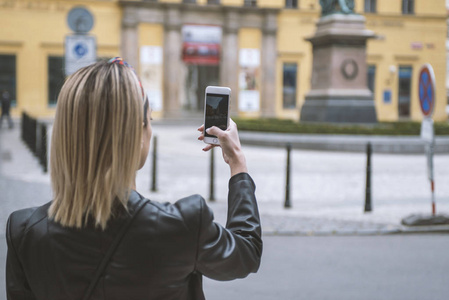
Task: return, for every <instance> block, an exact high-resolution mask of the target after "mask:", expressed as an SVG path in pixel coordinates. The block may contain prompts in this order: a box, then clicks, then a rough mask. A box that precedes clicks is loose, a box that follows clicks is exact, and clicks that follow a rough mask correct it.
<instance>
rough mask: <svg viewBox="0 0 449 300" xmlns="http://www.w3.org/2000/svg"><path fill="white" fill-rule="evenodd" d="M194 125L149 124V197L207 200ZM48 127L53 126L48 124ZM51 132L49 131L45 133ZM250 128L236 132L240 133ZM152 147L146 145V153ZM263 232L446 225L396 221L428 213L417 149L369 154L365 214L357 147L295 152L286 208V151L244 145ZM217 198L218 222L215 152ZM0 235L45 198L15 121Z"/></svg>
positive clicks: (220, 187)
mask: <svg viewBox="0 0 449 300" xmlns="http://www.w3.org/2000/svg"><path fill="white" fill-rule="evenodd" d="M197 125H199V124H196V123H193V122H186V123H184V124H183V125H182V126H181V125H180V123H177V122H175V123H173V124H170V123H168V122H160V121H159V122H154V124H153V133H154V135H155V136H157V138H158V168H157V170H158V172H157V174H158V177H157V188H158V191H157V192H151V191H150V184H151V181H150V179H151V165H152V164H151V153H150V156H149V158H148V161H147V164H146V165H145V166H144V168H143V169H142V170H140V171H139V173H138V177H137V190H138V191H139V192H141V193H142V194H144V195H145V196H147V197H149V198H150V199H152V200H154V201H161V202H164V201H170V202H173V201H175V200H176V199H179V198H182V197H184V196H187V195H190V194H194V193H198V194H201V195H203V196H204V197H205V198H206V199H208V197H209V168H210V154H209V153H204V152H203V151H201V149H202V148H203V146H204V144H203V143H202V142H199V141H197V136H198V134H197V132H196V128H197ZM49 127H50V128H51V125H49ZM49 133H51V130H49ZM243 135H245V136H250V135H251V134H250V133H242V136H243ZM151 151H152V150H151ZM244 151H245V153H246V157H247V161H248V166H249V170H250V174H251V175H252V177H253V179H254V181H255V182H256V185H257V191H256V196H257V198H258V202H259V208H260V213H261V218H262V225H263V231H264V234H284V235H333V234H337V235H338V234H340V235H348V234H359V235H364V234H369V235H372V234H388V233H401V232H415V231H425V232H429V231H445V232H449V227H448V226H433V227H420V228H412V229H410V228H406V227H404V226H401V224H400V221H401V219H402V218H403V217H406V216H408V215H410V214H413V213H430V208H431V205H430V197H431V194H430V185H429V182H428V180H427V173H426V172H427V171H426V159H425V157H424V155H423V154H411V155H397V154H384V153H382V154H376V153H375V154H374V155H373V174H372V191H373V192H372V206H373V211H372V212H371V213H364V212H363V208H364V197H365V167H366V157H365V154H364V153H363V152H359V153H357V152H356V153H348V152H329V151H327V152H325V151H315V150H293V151H292V153H291V160H292V173H291V196H290V199H291V204H292V208H290V209H285V208H284V207H283V206H284V205H283V204H284V199H285V165H286V151H285V149H282V148H275V147H261V146H250V145H244ZM434 164H435V182H436V191H435V198H436V204H437V212H438V213H445V214H449V185H448V184H447V182H449V168H448V166H449V154H437V155H435V161H434ZM215 168H216V171H215V172H216V173H215V174H216V175H215V198H216V201H215V202H210V206H211V207H212V208H213V210H214V212H215V217H216V219H217V221H218V222H220V223H222V224H225V222H226V220H225V219H226V197H227V183H228V179H229V170H228V167H227V165H226V164H225V163H224V162H223V161H222V159H221V150H220V149H216V150H215ZM0 189H1V193H0V195H1V196H0V197H1V202H2V210H1V211H0V236H2V235H3V233H4V229H5V227H4V226H5V222H6V218H7V216H8V215H9V213H10V212H11V211H13V210H16V209H19V208H22V207H27V206H34V205H40V204H43V203H45V202H47V201H49V200H50V199H51V188H50V179H49V174H45V173H43V172H42V170H41V168H40V166H39V164H38V161H37V159H36V158H34V157H33V156H32V155H31V153H30V152H29V150H28V149H27V148H26V147H25V146H24V144H23V142H22V141H21V140H20V131H19V126H18V124H16V127H15V129H14V130H11V131H10V130H2V131H0Z"/></svg>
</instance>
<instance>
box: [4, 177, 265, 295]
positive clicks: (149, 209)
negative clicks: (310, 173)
mask: <svg viewBox="0 0 449 300" xmlns="http://www.w3.org/2000/svg"><path fill="white" fill-rule="evenodd" d="M232 185H234V188H231V190H230V192H231V193H230V204H231V206H232V205H238V206H240V205H244V206H246V207H247V208H251V210H253V212H254V213H255V219H253V220H251V219H248V220H247V221H246V222H242V217H244V216H247V212H244V211H241V210H238V209H237V210H236V211H235V212H234V213H233V214H231V215H230V218H229V220H228V226H227V227H228V229H225V228H223V227H221V226H220V225H218V224H215V223H213V215H212V211H210V209H209V208H208V207H207V205H206V204H205V201H204V200H203V199H202V198H201V197H200V196H198V195H195V196H190V197H187V198H184V199H182V200H180V201H178V202H176V203H175V204H173V205H172V204H160V203H156V202H151V201H150V202H148V203H147V204H146V205H145V206H144V207H143V209H142V210H141V211H140V212H139V214H138V215H137V216H136V217H135V219H134V220H133V223H132V224H131V225H130V227H129V229H128V230H127V232H126V234H125V235H124V237H123V239H122V240H121V242H120V244H119V246H118V248H117V250H116V251H115V254H114V255H113V257H112V258H111V260H110V262H109V264H108V266H107V267H106V269H105V271H104V273H103V275H102V276H101V278H100V281H99V283H98V285H97V287H96V289H95V290H94V293H93V295H92V297H91V299H108V300H113V299H204V296H203V293H202V284H201V280H202V279H201V274H204V275H206V276H208V277H211V278H214V279H218V280H230V279H234V278H239V277H245V276H246V275H247V274H249V273H250V272H255V271H256V270H257V269H258V267H259V263H260V255H261V252H262V242H261V239H260V235H261V232H260V226H259V225H258V223H259V219H258V214H257V204H256V202H255V198H254V184H253V183H252V180H251V178H250V177H249V176H248V175H247V174H240V175H237V176H235V177H233V179H232ZM237 187H238V190H239V192H237V190H236V189H235V188H237ZM139 201H144V199H143V198H142V197H141V196H140V195H139V194H137V193H136V192H133V193H132V194H131V196H130V200H129V207H130V208H132V207H133V206H134V205H135V203H137V202H139ZM48 206H49V204H47V205H44V206H42V207H40V208H37V209H26V210H21V211H18V212H15V213H14V214H13V215H12V216H11V217H10V220H9V221H8V229H7V234H8V243H9V245H8V246H9V247H11V248H10V249H12V248H14V249H15V252H14V253H13V252H11V251H10V252H8V268H9V271H10V273H9V274H10V275H12V274H14V277H20V276H26V278H27V281H28V284H29V288H27V287H20V286H14V285H16V284H18V283H19V282H20V281H19V280H10V279H8V293H10V294H9V295H8V296H9V297H10V299H29V298H21V297H20V296H18V295H16V294H15V293H17V294H21V295H24V292H25V294H26V293H28V292H29V293H30V295H35V297H36V298H33V297H31V298H30V299H46V300H51V299H66V300H71V299H81V297H82V295H83V294H84V292H85V290H86V289H87V287H88V286H89V283H90V281H91V279H92V277H93V275H94V273H95V270H96V267H97V266H98V265H99V263H100V261H101V259H102V258H103V256H104V255H105V253H106V252H107V250H108V248H109V246H110V244H111V243H112V241H113V239H114V237H115V236H116V235H117V232H118V231H119V229H120V228H121V226H122V224H123V223H124V221H125V220H126V219H127V218H130V214H122V215H121V217H120V218H114V219H112V220H111V221H110V222H109V223H108V227H107V228H106V230H104V231H103V230H101V229H99V228H98V227H97V228H96V227H95V226H94V224H89V225H88V226H87V227H86V228H83V229H82V230H80V229H73V228H67V227H62V226H61V225H59V224H58V223H55V222H53V221H51V220H49V219H48V217H47V215H46V211H47V209H48ZM130 213H132V209H130ZM236 233H237V235H236ZM248 242H249V243H248ZM18 261H20V262H21V264H22V265H23V267H24V269H23V272H19V271H18V270H20V268H18V266H15V265H14V263H12V262H18ZM12 270H16V272H13V271H12ZM25 274H26V275H25ZM31 291H32V292H31Z"/></svg>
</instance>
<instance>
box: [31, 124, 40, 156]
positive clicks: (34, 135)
mask: <svg viewBox="0 0 449 300" xmlns="http://www.w3.org/2000/svg"><path fill="white" fill-rule="evenodd" d="M30 120H31V126H30V146H31V151H32V152H33V154H34V155H35V156H38V155H37V120H36V119H34V118H30ZM38 157H39V156H38Z"/></svg>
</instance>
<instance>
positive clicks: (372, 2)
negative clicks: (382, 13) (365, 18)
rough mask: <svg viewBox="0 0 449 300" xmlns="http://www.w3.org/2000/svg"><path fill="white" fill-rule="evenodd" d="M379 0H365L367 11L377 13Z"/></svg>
mask: <svg viewBox="0 0 449 300" xmlns="http://www.w3.org/2000/svg"><path fill="white" fill-rule="evenodd" d="M376 2H377V0H365V12H367V13H375V12H376V4H377V3H376Z"/></svg>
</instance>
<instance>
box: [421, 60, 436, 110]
mask: <svg viewBox="0 0 449 300" xmlns="http://www.w3.org/2000/svg"><path fill="white" fill-rule="evenodd" d="M418 95H419V104H420V106H421V111H422V113H423V115H424V117H430V116H432V114H433V109H434V107H435V74H434V73H433V68H432V66H431V65H430V64H424V65H423V66H422V67H421V70H420V71H419V82H418Z"/></svg>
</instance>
